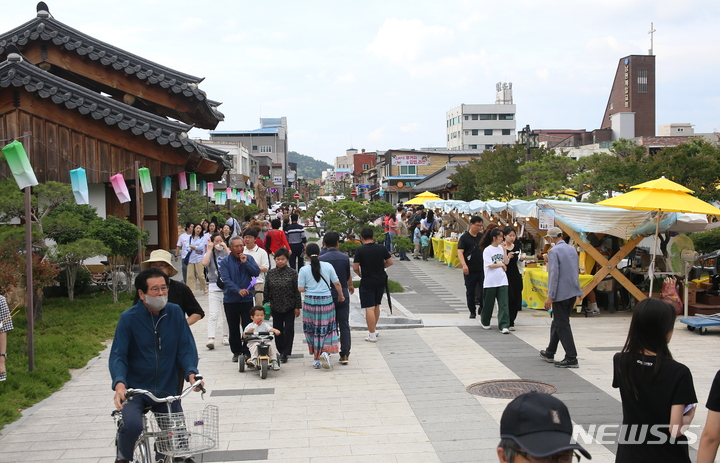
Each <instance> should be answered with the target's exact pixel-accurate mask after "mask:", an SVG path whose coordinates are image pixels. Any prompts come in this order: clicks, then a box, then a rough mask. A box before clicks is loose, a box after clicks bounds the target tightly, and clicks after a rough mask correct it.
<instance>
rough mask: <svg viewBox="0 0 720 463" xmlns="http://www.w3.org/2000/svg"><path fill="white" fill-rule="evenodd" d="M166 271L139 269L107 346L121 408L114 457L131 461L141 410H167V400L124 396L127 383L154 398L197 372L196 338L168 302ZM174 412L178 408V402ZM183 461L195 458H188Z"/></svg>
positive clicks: (121, 462) (177, 308) (172, 390)
mask: <svg viewBox="0 0 720 463" xmlns="http://www.w3.org/2000/svg"><path fill="white" fill-rule="evenodd" d="M168 282H169V278H168V276H167V275H166V274H165V273H164V272H163V271H162V270H160V269H159V268H155V267H151V268H149V269H146V270H143V271H142V272H140V273H139V274H138V276H137V277H136V278H135V287H136V288H137V291H138V295H139V296H140V300H139V301H138V302H137V304H135V305H134V306H133V307H131V308H130V309H128V310H126V311H125V312H123V313H122V315H121V316H120V321H119V322H118V324H117V327H116V329H115V337H114V339H113V344H112V347H111V349H110V359H109V362H108V363H109V367H110V376H111V377H112V388H113V390H114V391H115V397H114V402H115V407H116V408H117V409H118V410H122V419H123V423H124V424H123V427H122V428H121V429H120V430H119V431H118V436H117V450H118V454H117V459H116V460H115V461H116V462H119V463H125V462H127V463H129V462H130V460H131V459H132V453H133V447H134V446H135V442H136V441H137V438H138V436H139V435H140V432H141V431H142V426H143V424H142V416H143V410H144V409H145V408H146V407H151V408H152V410H153V411H154V412H155V413H167V405H166V404H163V403H156V402H154V401H152V400H151V399H150V398H148V397H146V396H142V395H141V396H136V397H135V398H134V399H133V400H131V401H126V399H125V392H126V391H127V389H128V388H138V389H147V390H148V391H150V392H152V393H153V394H154V395H155V396H156V397H167V396H170V395H174V394H175V393H176V390H177V381H178V375H179V374H181V373H182V376H183V378H185V379H186V380H187V381H189V382H191V383H194V382H195V375H196V374H197V373H198V369H197V364H198V353H197V348H196V347H195V339H194V338H193V335H192V333H191V332H190V327H189V326H188V324H187V322H186V321H185V314H184V313H183V311H182V310H181V309H180V306H178V305H176V304H173V303H171V302H168V301H167V300H168ZM171 410H172V412H173V413H179V412H182V407H181V406H180V401H176V402H173V403H172V408H171ZM187 461H193V460H192V459H188V460H187Z"/></svg>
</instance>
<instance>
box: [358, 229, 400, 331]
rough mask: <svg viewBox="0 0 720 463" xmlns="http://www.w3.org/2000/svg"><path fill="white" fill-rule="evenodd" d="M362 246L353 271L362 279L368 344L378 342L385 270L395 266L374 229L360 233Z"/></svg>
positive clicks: (362, 305) (361, 288) (363, 230)
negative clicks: (374, 236)
mask: <svg viewBox="0 0 720 463" xmlns="http://www.w3.org/2000/svg"><path fill="white" fill-rule="evenodd" d="M360 238H361V241H362V246H360V247H359V248H357V249H356V250H355V259H354V260H353V270H354V271H355V273H357V275H358V276H359V277H360V306H361V307H362V308H363V309H365V321H366V322H367V326H368V331H369V334H368V336H367V337H366V338H365V340H366V341H368V342H377V333H376V332H375V327H376V326H377V322H378V319H379V318H380V303H381V302H382V296H383V292H384V291H385V286H386V284H387V274H386V273H385V269H386V268H388V267H390V266H391V265H392V264H393V260H392V256H390V252H389V251H388V250H387V249H386V248H385V246H383V245H381V244H378V243H376V242H375V240H374V239H373V229H372V228H369V227H365V228H363V229H362V231H361V232H360Z"/></svg>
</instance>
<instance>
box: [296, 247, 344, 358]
mask: <svg viewBox="0 0 720 463" xmlns="http://www.w3.org/2000/svg"><path fill="white" fill-rule="evenodd" d="M305 253H306V254H307V256H308V257H309V258H310V265H306V266H305V267H303V268H301V269H300V273H299V274H298V290H299V291H300V292H301V293H305V297H304V300H303V332H304V333H305V339H306V340H307V345H308V350H309V351H310V353H311V354H312V356H313V359H314V362H313V368H316V369H317V368H320V367H321V366H322V368H325V369H328V370H329V369H330V368H331V366H330V354H333V353H336V352H338V331H337V323H336V321H335V306H334V305H333V300H332V294H331V293H330V285H331V284H332V285H335V289H336V290H337V291H338V302H342V301H344V300H345V298H344V297H343V295H342V294H343V293H342V286H341V285H340V281H339V280H338V276H337V273H335V268H334V267H333V266H332V265H330V264H329V263H327V262H320V248H319V247H318V245H317V244H316V243H310V244H308V245H307V247H306V249H305Z"/></svg>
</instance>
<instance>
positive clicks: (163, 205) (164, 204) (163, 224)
mask: <svg viewBox="0 0 720 463" xmlns="http://www.w3.org/2000/svg"><path fill="white" fill-rule="evenodd" d="M155 184H156V185H157V187H156V188H155V192H156V193H155V194H156V196H157V221H158V246H159V247H160V249H165V250H167V251H170V252H172V249H173V248H174V247H175V243H177V238H175V240H174V241H173V240H172V239H170V229H171V228H172V227H171V226H170V224H171V223H172V221H171V220H170V214H169V210H168V203H169V201H170V200H169V199H168V198H163V197H162V178H161V177H157V182H155Z"/></svg>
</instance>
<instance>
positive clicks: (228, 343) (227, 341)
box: [222, 336, 230, 346]
mask: <svg viewBox="0 0 720 463" xmlns="http://www.w3.org/2000/svg"><path fill="white" fill-rule="evenodd" d="M222 344H223V346H229V345H230V340H229V339H228V338H227V336H225V337H224V338H223V340H222Z"/></svg>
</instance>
